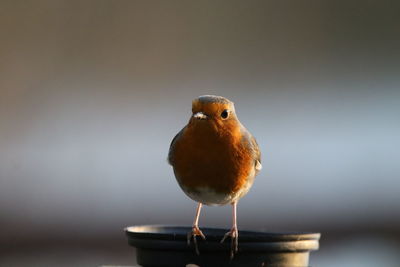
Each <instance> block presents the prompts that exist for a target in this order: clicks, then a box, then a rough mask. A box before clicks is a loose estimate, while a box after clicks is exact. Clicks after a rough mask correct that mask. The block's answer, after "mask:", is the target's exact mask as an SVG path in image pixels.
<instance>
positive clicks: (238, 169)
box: [173, 127, 254, 194]
mask: <svg viewBox="0 0 400 267" xmlns="http://www.w3.org/2000/svg"><path fill="white" fill-rule="evenodd" d="M241 138H242V137H241V134H240V132H236V134H229V135H225V136H220V135H218V133H216V132H213V131H211V130H207V129H203V130H199V129H196V130H194V129H192V128H190V127H188V128H186V129H185V131H184V132H183V134H182V135H181V137H180V138H179V140H177V142H176V144H175V148H174V164H173V167H174V172H175V175H176V178H177V180H178V182H179V183H180V184H181V185H182V186H184V187H186V188H190V189H191V190H194V191H195V190H196V188H201V187H206V188H211V189H213V190H215V191H216V192H217V193H224V194H230V193H232V194H234V193H236V192H238V191H239V190H240V189H241V188H242V187H243V186H245V184H246V182H247V179H248V178H249V175H250V173H251V172H252V168H254V159H253V158H252V156H251V153H250V152H249V151H248V150H247V149H246V146H244V145H243V144H242V142H241Z"/></svg>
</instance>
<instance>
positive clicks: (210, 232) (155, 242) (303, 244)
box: [125, 225, 320, 267]
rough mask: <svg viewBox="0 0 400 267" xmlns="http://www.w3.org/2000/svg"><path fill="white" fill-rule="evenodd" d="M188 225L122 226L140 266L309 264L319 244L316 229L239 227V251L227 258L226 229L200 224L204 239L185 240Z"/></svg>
mask: <svg viewBox="0 0 400 267" xmlns="http://www.w3.org/2000/svg"><path fill="white" fill-rule="evenodd" d="M190 230H191V228H190V227H179V226H162V225H141V226H131V227H127V228H125V233H126V235H127V236H128V242H129V245H131V246H133V247H135V248H136V259H137V263H138V264H140V265H142V266H146V267H147V266H186V265H187V264H196V265H198V266H201V267H205V266H265V267H278V266H279V267H283V266H284V267H289V266H290V267H300V266H301V267H304V266H309V265H308V262H309V254H310V251H313V250H317V249H318V247H319V242H318V241H319V238H320V234H319V233H265V232H254V231H240V230H239V252H238V253H237V254H236V255H235V257H234V258H233V260H231V259H230V256H229V255H230V242H229V240H227V241H225V243H224V244H221V243H220V240H221V238H222V237H223V235H224V234H225V233H226V232H227V231H228V229H216V228H201V230H202V231H203V233H204V234H205V235H206V238H207V240H206V241H203V240H202V239H201V238H199V237H198V238H197V240H198V247H199V250H200V255H196V253H195V250H194V247H193V242H192V243H191V245H190V246H188V245H187V242H186V234H187V233H188V232H189V231H190Z"/></svg>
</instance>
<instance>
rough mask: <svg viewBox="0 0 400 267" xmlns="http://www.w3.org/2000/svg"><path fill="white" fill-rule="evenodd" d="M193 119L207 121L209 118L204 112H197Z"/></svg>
mask: <svg viewBox="0 0 400 267" xmlns="http://www.w3.org/2000/svg"><path fill="white" fill-rule="evenodd" d="M193 118H195V119H197V120H206V119H207V118H208V116H207V115H206V114H204V113H203V112H197V113H195V114H193Z"/></svg>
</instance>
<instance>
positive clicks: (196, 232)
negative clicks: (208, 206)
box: [187, 226, 206, 255]
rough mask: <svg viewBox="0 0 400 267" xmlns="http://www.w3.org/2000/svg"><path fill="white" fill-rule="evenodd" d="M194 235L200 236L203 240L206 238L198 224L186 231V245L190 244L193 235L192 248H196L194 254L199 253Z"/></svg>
mask: <svg viewBox="0 0 400 267" xmlns="http://www.w3.org/2000/svg"><path fill="white" fill-rule="evenodd" d="M196 236H200V237H201V238H202V239H203V240H206V237H205V235H204V234H203V232H202V231H201V230H200V229H199V227H198V226H193V227H192V231H191V232H188V234H187V244H188V246H190V240H191V239H192V237H193V244H194V249H195V250H196V254H197V255H200V251H199V248H198V246H197V238H196Z"/></svg>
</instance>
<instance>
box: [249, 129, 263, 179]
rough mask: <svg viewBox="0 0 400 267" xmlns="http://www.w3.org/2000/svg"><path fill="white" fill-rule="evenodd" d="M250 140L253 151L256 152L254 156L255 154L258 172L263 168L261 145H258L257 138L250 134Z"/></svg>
mask: <svg viewBox="0 0 400 267" xmlns="http://www.w3.org/2000/svg"><path fill="white" fill-rule="evenodd" d="M250 140H251V146H252V149H253V152H254V156H255V168H256V173H258V172H260V171H261V169H262V165H261V151H260V147H259V146H258V143H257V140H256V139H255V138H254V137H253V136H250Z"/></svg>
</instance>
